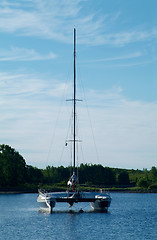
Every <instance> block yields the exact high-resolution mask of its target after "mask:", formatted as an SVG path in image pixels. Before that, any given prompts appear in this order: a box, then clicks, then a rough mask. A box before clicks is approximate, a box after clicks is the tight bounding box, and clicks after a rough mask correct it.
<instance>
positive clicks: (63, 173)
mask: <svg viewBox="0 0 157 240" xmlns="http://www.w3.org/2000/svg"><path fill="white" fill-rule="evenodd" d="M78 172H79V179H78V180H79V183H80V185H85V186H91V187H92V186H100V187H129V186H130V187H135V186H138V187H141V188H156V187H157V168H156V167H155V166H153V167H152V168H151V170H149V171H148V170H147V169H143V170H142V171H141V170H134V169H132V170H127V169H118V168H109V167H103V166H102V165H93V164H81V165H80V166H79V167H78ZM71 174H72V168H71V167H70V166H69V167H63V166H59V167H54V166H47V167H46V169H38V168H36V167H33V166H30V165H27V164H26V161H25V160H24V158H23V157H22V156H21V155H20V154H19V153H18V152H17V151H16V150H15V149H13V148H12V147H10V146H9V145H5V144H2V145H0V189H5V188H9V187H10V188H15V187H16V188H17V187H19V186H27V187H28V186H36V188H37V187H38V186H39V185H40V186H43V185H51V186H52V185H54V184H60V186H61V185H62V186H64V187H65V186H66V183H67V181H68V179H69V177H70V176H71Z"/></svg>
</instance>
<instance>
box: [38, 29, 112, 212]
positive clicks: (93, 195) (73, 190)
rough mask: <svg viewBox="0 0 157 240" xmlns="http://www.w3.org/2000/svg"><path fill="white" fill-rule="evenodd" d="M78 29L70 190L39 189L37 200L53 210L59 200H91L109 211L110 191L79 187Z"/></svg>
mask: <svg viewBox="0 0 157 240" xmlns="http://www.w3.org/2000/svg"><path fill="white" fill-rule="evenodd" d="M75 45H76V29H74V90H73V91H74V92H73V94H74V97H73V99H72V101H73V108H74V110H73V120H74V122H73V140H72V142H73V174H72V176H71V177H70V179H69V181H68V183H67V185H69V187H70V190H68V191H65V192H46V191H44V190H39V195H38V198H37V202H38V203H39V205H40V207H41V208H44V209H45V208H46V209H48V210H49V211H50V212H52V210H53V208H54V207H55V205H56V203H57V202H62V203H68V204H69V206H70V207H72V206H73V204H74V203H79V202H89V203H90V205H91V207H92V209H93V210H95V211H107V210H108V208H109V206H110V203H111V197H110V195H109V194H108V193H105V192H102V191H101V192H86V191H79V190H78V189H77V187H76V186H77V185H78V178H77V176H76V166H75V158H76V141H77V140H76V101H77V99H76V70H75V69H76V67H75V56H76V46H75Z"/></svg>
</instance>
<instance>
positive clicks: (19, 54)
mask: <svg viewBox="0 0 157 240" xmlns="http://www.w3.org/2000/svg"><path fill="white" fill-rule="evenodd" d="M54 58H56V55H55V54H54V53H49V54H47V55H42V54H40V53H38V52H36V51H35V50H34V49H27V48H18V47H11V48H10V49H9V50H4V49H0V61H3V62H4V61H39V60H50V59H54Z"/></svg>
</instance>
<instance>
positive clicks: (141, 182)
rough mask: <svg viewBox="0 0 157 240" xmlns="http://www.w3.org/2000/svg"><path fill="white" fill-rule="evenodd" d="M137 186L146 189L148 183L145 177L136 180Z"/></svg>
mask: <svg viewBox="0 0 157 240" xmlns="http://www.w3.org/2000/svg"><path fill="white" fill-rule="evenodd" d="M137 186H138V187H142V188H148V186H149V182H148V180H147V179H146V178H145V177H143V178H140V179H139V180H138V182H137Z"/></svg>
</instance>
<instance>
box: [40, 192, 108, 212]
mask: <svg viewBox="0 0 157 240" xmlns="http://www.w3.org/2000/svg"><path fill="white" fill-rule="evenodd" d="M37 202H38V203H39V206H40V208H41V209H45V210H49V211H50V212H52V210H53V208H54V207H55V205H56V203H57V202H64V203H68V204H69V206H70V207H71V206H72V205H73V204H74V203H78V202H89V203H90V205H91V207H92V209H93V210H95V211H107V210H108V207H109V206H110V202H111V197H110V195H109V194H107V193H98V192H79V193H77V192H68V191H67V192H48V193H47V192H45V193H43V192H40V191H39V196H38V198H37Z"/></svg>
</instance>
